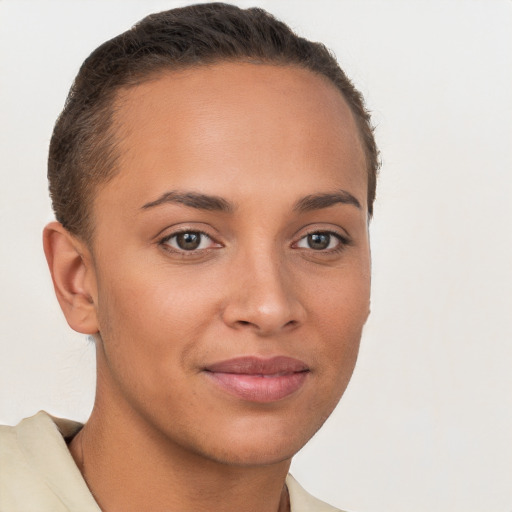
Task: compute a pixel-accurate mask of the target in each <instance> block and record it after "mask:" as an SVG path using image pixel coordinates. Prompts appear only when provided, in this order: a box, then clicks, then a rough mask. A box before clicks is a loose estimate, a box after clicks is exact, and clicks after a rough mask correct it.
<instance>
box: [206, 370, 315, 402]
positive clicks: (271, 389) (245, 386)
mask: <svg viewBox="0 0 512 512" xmlns="http://www.w3.org/2000/svg"><path fill="white" fill-rule="evenodd" d="M308 373H309V372H296V373H290V374H286V375H275V376H271V375H269V376H265V377H263V376H261V375H250V374H240V373H222V372H206V374H207V375H208V376H209V377H210V378H211V379H212V380H213V381H214V382H215V383H216V384H217V385H218V386H219V387H220V388H222V389H223V390H224V391H226V392H228V393H229V394H231V395H234V396H236V397H238V398H241V399H243V400H247V401H250V402H259V403H269V402H276V401H278V400H282V399H283V398H286V397H288V396H290V395H292V394H293V393H295V392H296V391H298V390H299V389H300V388H301V387H302V386H303V384H304V382H305V380H306V378H307V375H308Z"/></svg>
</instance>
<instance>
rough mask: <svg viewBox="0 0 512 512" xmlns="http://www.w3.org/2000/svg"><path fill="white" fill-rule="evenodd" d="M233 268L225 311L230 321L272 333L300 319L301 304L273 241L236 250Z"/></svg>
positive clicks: (235, 325) (233, 323) (294, 323)
mask: <svg viewBox="0 0 512 512" xmlns="http://www.w3.org/2000/svg"><path fill="white" fill-rule="evenodd" d="M232 270H233V280H234V286H233V287H232V288H231V289H232V292H231V294H230V297H229V299H228V303H227V305H226V308H225V311H224V314H225V320H226V321H227V323H229V325H231V326H232V327H241V326H245V327H250V328H252V329H254V330H256V331H257V332H258V333H259V334H271V333H275V332H277V331H279V330H281V329H283V328H290V327H292V326H296V325H298V324H299V323H301V322H302V320H303V317H304V308H303V307H302V304H301V303H300V300H299V298H298V297H297V296H296V291H295V290H294V287H293V281H292V279H291V275H290V270H289V269H288V268H287V265H286V261H285V258H284V257H283V255H282V254H280V251H279V250H277V248H276V246H275V244H272V243H271V242H269V241H266V242H265V243H256V244H250V245H249V246H247V247H246V248H244V249H243V250H241V251H240V252H239V254H238V255H237V257H236V261H235V262H233V269H232Z"/></svg>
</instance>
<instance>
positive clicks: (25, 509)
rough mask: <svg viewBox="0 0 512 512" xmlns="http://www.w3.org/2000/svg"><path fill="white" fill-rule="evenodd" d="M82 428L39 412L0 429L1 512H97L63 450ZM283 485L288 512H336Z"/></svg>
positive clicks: (294, 486) (292, 483)
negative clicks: (11, 425)
mask: <svg viewBox="0 0 512 512" xmlns="http://www.w3.org/2000/svg"><path fill="white" fill-rule="evenodd" d="M81 427H82V425H81V424H80V423H77V422H75V421H70V420H65V419H60V418H54V417H52V416H50V415H49V414H47V413H45V412H44V411H41V412H39V413H37V414H36V415H35V416H32V417H31V418H27V419H24V420H23V421H21V422H20V423H19V424H18V425H17V426H15V427H5V426H0V512H101V510H100V508H99V506H98V504H97V503H96V501H95V500H94V497H93V496H92V494H91V491H90V490H89V488H88V487H87V484H86V483H85V480H84V479H83V477H82V474H81V473H80V470H79V469H78V467H77V465H76V464H75V461H74V460H73V457H72V456H71V453H70V452H69V450H68V447H67V444H66V442H67V441H69V440H70V439H72V438H73V436H74V435H75V434H76V433H77V432H78V431H79V430H80V428H81ZM286 485H287V487H288V492H289V495H290V505H291V511H292V512H335V511H338V509H336V508H334V507H331V506H330V505H327V504H326V503H324V502H322V501H320V500H317V499H316V498H314V497H313V496H311V495H310V494H308V493H307V492H306V491H305V490H304V489H303V488H302V487H301V486H300V485H299V484H298V483H297V482H296V481H295V480H294V478H293V477H292V476H291V475H288V477H287V479H286ZM212 512H213V511H212Z"/></svg>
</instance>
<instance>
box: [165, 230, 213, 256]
mask: <svg viewBox="0 0 512 512" xmlns="http://www.w3.org/2000/svg"><path fill="white" fill-rule="evenodd" d="M185 234H195V235H200V236H201V237H206V238H208V239H209V240H210V241H211V242H212V243H215V244H217V245H219V246H220V244H218V243H217V242H215V240H214V239H213V238H212V237H211V236H210V235H209V234H208V233H206V232H204V231H201V230H200V229H182V230H180V231H175V232H174V233H171V234H170V235H167V236H165V237H164V238H162V239H161V240H160V241H159V242H158V245H160V246H161V247H163V248H164V249H165V250H166V251H168V252H172V253H174V254H179V255H181V256H183V257H190V256H194V255H197V254H198V253H200V252H203V253H204V251H209V250H211V249H212V248H211V247H207V248H203V249H191V250H186V249H182V248H180V247H172V246H171V245H170V244H169V242H170V241H171V240H172V239H173V238H177V237H178V236H180V235H185ZM201 243H202V240H201V241H200V244H201Z"/></svg>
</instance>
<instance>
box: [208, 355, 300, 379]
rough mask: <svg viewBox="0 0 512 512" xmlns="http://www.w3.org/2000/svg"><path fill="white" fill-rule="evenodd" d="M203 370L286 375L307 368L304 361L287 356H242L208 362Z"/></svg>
mask: <svg viewBox="0 0 512 512" xmlns="http://www.w3.org/2000/svg"><path fill="white" fill-rule="evenodd" d="M205 370H206V371H209V372H214V373H237V374H242V375H276V374H277V375H279V374H280V375H286V374H290V373H297V372H305V371H308V370H309V368H308V366H307V365H306V363H304V362H302V361H300V360H298V359H295V358H293V357H288V356H275V357H271V358H263V357H257V356H243V357H236V358H234V359H228V360H226V361H219V362H217V363H213V364H209V365H208V366H206V367H205Z"/></svg>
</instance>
